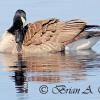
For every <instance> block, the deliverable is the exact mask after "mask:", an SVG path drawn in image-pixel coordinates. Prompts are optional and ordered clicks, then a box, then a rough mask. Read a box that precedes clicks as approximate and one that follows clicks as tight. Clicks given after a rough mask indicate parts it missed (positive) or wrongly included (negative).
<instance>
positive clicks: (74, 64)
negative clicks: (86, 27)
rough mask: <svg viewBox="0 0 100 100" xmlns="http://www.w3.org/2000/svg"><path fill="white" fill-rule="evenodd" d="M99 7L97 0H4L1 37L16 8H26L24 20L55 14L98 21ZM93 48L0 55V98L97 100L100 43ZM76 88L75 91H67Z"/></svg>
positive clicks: (1, 12)
mask: <svg viewBox="0 0 100 100" xmlns="http://www.w3.org/2000/svg"><path fill="white" fill-rule="evenodd" d="M99 8H100V0H92V1H91V0H75V1H73V0H34V1H33V0H27V1H25V0H17V1H13V0H9V2H8V1H6V0H3V1H0V36H1V35H2V34H3V32H4V31H5V30H6V29H8V28H9V27H10V26H11V24H12V18H13V16H14V13H15V11H16V10H17V9H23V10H25V11H26V13H27V20H28V21H27V23H28V22H33V21H36V20H39V19H45V18H52V17H55V18H60V19H61V20H69V19H74V18H81V19H83V20H86V21H87V22H88V23H89V24H100V13H99V12H100V11H99ZM92 49H93V50H88V51H78V52H70V53H67V52H63V53H57V54H50V55H38V56H36V55H32V56H23V55H11V54H0V79H1V80H0V100H33V99H34V100H62V99H63V100H65V99H70V100H75V99H81V100H99V98H100V93H99V92H100V88H99V87H100V42H98V43H97V44H96V45H95V46H94V47H93V48H92ZM42 85H46V87H45V86H44V88H42V89H43V90H41V88H40V87H41V86H42ZM57 86H58V87H57ZM89 86H90V87H89ZM75 88H76V89H80V91H79V93H78V94H74V93H72V92H69V91H70V90H71V91H73V89H75ZM83 92H85V93H87V94H84V93H83ZM42 93H44V94H42ZM55 93H56V94H55Z"/></svg>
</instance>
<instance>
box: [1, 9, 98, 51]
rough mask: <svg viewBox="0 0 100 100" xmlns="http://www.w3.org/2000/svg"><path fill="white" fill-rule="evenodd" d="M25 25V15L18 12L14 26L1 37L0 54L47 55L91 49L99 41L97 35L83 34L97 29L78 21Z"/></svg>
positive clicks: (53, 21)
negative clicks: (47, 53) (63, 51)
mask: <svg viewBox="0 0 100 100" xmlns="http://www.w3.org/2000/svg"><path fill="white" fill-rule="evenodd" d="M25 22H26V13H25V11H23V10H20V9H19V10H17V11H16V13H15V16H14V18H13V25H12V26H11V27H10V28H9V29H8V30H7V32H6V33H5V35H4V36H3V37H2V40H1V42H0V52H12V53H16V52H19V51H21V52H22V53H46V52H58V51H62V50H64V49H66V50H78V49H90V48H91V47H92V46H93V45H94V44H95V43H96V42H97V41H99V39H100V32H96V31H86V30H88V29H91V28H100V26H98V25H86V22H84V21H82V20H80V19H75V20H70V21H60V20H59V19H55V18H52V19H46V20H40V21H36V22H34V23H29V24H27V25H25ZM16 46H17V49H16Z"/></svg>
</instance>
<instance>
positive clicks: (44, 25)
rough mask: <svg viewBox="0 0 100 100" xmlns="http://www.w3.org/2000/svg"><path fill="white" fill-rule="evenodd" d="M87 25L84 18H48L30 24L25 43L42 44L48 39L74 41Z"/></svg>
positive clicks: (58, 41)
mask: <svg viewBox="0 0 100 100" xmlns="http://www.w3.org/2000/svg"><path fill="white" fill-rule="evenodd" d="M85 26H86V23H85V22H83V21H82V20H78V19H76V20H71V21H66V22H63V21H59V20H58V19H47V20H41V21H36V22H34V23H30V24H28V30H27V32H26V35H25V37H24V41H23V45H25V46H28V45H30V44H35V45H38V44H42V43H45V42H46V41H52V42H55V43H56V42H57V43H63V42H65V41H69V42H70V41H72V39H74V38H75V37H76V36H78V35H79V34H80V33H81V32H82V31H83V30H84V27H85Z"/></svg>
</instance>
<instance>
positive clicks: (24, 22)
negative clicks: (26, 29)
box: [21, 17, 26, 26]
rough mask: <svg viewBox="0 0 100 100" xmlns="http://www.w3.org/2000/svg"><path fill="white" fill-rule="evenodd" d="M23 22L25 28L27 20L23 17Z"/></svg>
mask: <svg viewBox="0 0 100 100" xmlns="http://www.w3.org/2000/svg"><path fill="white" fill-rule="evenodd" d="M21 20H22V22H23V26H25V25H26V20H25V19H24V18H23V17H21Z"/></svg>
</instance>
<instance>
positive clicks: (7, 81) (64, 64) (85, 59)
mask: <svg viewBox="0 0 100 100" xmlns="http://www.w3.org/2000/svg"><path fill="white" fill-rule="evenodd" d="M0 58H1V59H0V65H1V66H0V79H1V81H0V97H1V98H3V99H4V100H8V99H7V98H9V100H33V99H35V100H40V99H44V100H46V99H48V98H50V99H54V98H55V99H58V100H60V99H61V98H63V99H65V98H69V99H73V100H74V97H75V98H81V100H83V99H82V97H84V99H85V98H86V99H87V98H89V99H91V100H94V98H96V99H95V100H98V98H99V97H100V93H99V91H98V89H99V87H100V55H99V54H96V52H94V51H92V50H88V51H78V52H61V53H56V54H48V55H46V54H43V55H33V56H30V55H27V56H26V55H21V54H19V55H11V54H0ZM42 85H46V86H47V87H48V92H47V93H45V94H42V93H41V91H40V90H39V88H40V87H41V86H42ZM56 86H58V87H59V88H65V89H66V88H67V89H68V88H70V89H73V88H78V89H80V92H79V94H70V93H67V92H66V93H65V91H61V92H58V90H54V92H55V91H56V92H57V94H54V92H52V89H55V88H54V87H56ZM89 86H90V87H91V91H92V93H91V92H90V90H86V89H87V88H88V87H89ZM85 90H86V92H88V94H82V92H83V91H85ZM43 91H44V92H45V91H46V89H45V88H44V89H43ZM43 91H42V92H43ZM89 99H88V100H89Z"/></svg>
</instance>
